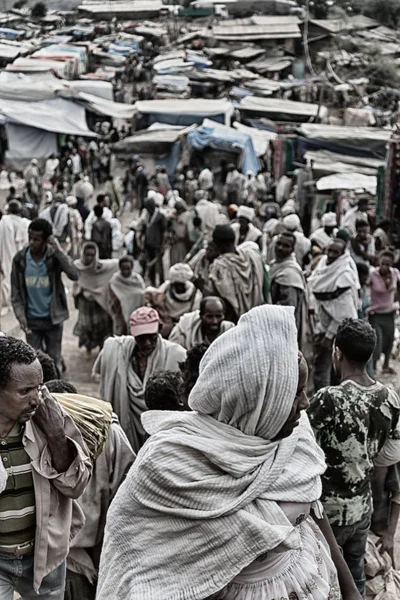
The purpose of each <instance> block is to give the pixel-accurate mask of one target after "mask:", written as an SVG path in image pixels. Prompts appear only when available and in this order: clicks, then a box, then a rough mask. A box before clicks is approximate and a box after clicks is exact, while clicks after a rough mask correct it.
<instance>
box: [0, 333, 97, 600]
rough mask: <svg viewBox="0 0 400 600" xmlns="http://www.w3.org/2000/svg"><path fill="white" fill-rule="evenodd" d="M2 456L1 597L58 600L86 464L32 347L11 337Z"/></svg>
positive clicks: (0, 392) (2, 374) (2, 396)
mask: <svg viewBox="0 0 400 600" xmlns="http://www.w3.org/2000/svg"><path fill="white" fill-rule="evenodd" d="M0 460H1V462H2V464H3V466H4V467H5V469H6V471H7V476H8V477H7V485H6V487H5V489H4V490H3V491H2V492H1V493H0V598H1V600H13V595H14V591H17V592H18V593H19V594H20V596H21V598H22V600H28V599H31V598H37V597H38V598H40V599H41V600H43V599H46V600H47V599H50V598H51V600H62V599H63V598H64V588H65V559H66V557H67V555H68V551H69V540H70V538H72V537H73V536H74V535H75V534H76V533H77V531H78V530H79V529H80V527H82V525H83V519H82V515H81V511H79V509H78V507H77V505H76V504H75V500H74V499H76V498H78V497H79V496H81V494H82V493H83V491H84V489H85V487H86V484H87V482H88V480H89V477H90V473H91V463H90V460H89V457H88V454H87V449H86V446H85V444H84V442H83V440H82V437H81V435H80V433H79V431H78V429H77V428H76V426H75V424H74V423H73V421H72V420H71V418H70V417H68V416H67V415H66V414H65V413H64V412H63V411H62V409H61V407H60V405H59V404H58V403H57V401H56V400H55V399H54V398H53V397H52V396H51V395H50V394H49V392H48V391H47V389H46V387H44V386H43V373H42V368H41V366H40V363H39V361H38V359H37V356H36V353H35V351H34V350H33V348H31V347H30V346H29V345H28V344H26V343H25V342H22V341H21V340H16V339H14V338H12V337H0ZM73 503H74V504H75V506H73V505H72V504H73ZM73 513H74V518H72V514H73ZM72 522H73V525H72Z"/></svg>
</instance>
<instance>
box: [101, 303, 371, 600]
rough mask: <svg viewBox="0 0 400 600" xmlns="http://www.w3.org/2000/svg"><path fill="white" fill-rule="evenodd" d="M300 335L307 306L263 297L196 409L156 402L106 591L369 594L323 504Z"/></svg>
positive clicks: (114, 521)
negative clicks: (165, 407) (161, 407)
mask: <svg viewBox="0 0 400 600" xmlns="http://www.w3.org/2000/svg"><path fill="white" fill-rule="evenodd" d="M296 336H297V332H296V325H295V321H294V317H293V309H291V308H287V307H277V306H263V307H258V308H255V309H253V310H251V311H250V312H249V313H247V314H246V315H244V316H243V317H242V318H241V319H240V321H239V324H238V325H237V327H235V328H233V329H231V330H230V331H228V332H226V333H225V334H224V335H222V336H221V337H220V338H218V339H217V340H216V341H215V342H214V343H213V344H212V345H211V346H210V348H209V350H208V351H207V353H206V355H205V356H204V358H203V360H202V362H201V364H200V375H199V379H198V381H197V383H196V385H195V387H194V388H193V390H192V392H191V394H190V397H189V406H190V408H191V409H192V411H193V412H186V413H165V412H164V413H162V414H161V413H160V412H159V411H150V412H148V413H146V414H145V415H143V417H142V422H143V424H144V427H145V429H146V431H147V432H148V433H149V434H150V438H149V440H148V441H147V443H146V445H145V446H144V447H143V448H142V450H141V452H140V453H139V455H138V457H137V459H136V462H135V464H134V465H133V467H132V469H131V470H130V472H129V474H128V476H127V479H126V481H125V483H124V484H123V485H122V486H121V488H120V489H119V491H118V493H117V496H116V497H115V499H114V502H113V504H112V506H111V508H110V511H109V514H108V524H107V527H106V532H105V540H104V545H103V552H102V559H101V564H100V577H99V585H98V590H97V591H98V595H97V600H108V598H110V597H114V598H117V597H118V598H129V600H176V599H178V598H182V599H185V600H204V599H205V598H209V597H212V598H213V599H216V600H281V599H282V600H303V599H305V600H341V599H342V598H343V600H350V599H351V600H356V599H358V600H360V596H359V594H358V592H357V590H356V588H355V585H354V582H352V579H351V575H350V574H349V571H348V570H347V569H346V566H345V563H344V561H343V558H341V555H340V551H339V549H338V547H337V545H336V544H335V542H334V538H333V536H332V532H331V530H330V529H329V526H328V525H327V521H326V518H325V517H324V518H323V520H322V519H318V517H316V516H315V517H313V515H314V514H315V511H316V512H319V511H320V510H322V508H321V507H320V505H319V502H317V501H318V500H319V498H320V495H321V482H320V476H321V474H322V473H323V472H324V470H325V463H324V456H323V453H322V451H321V450H320V448H319V447H318V445H317V443H316V441H315V438H314V435H313V432H312V430H311V426H310V423H309V420H308V417H307V415H306V414H305V412H302V411H304V409H305V408H307V407H308V401H307V398H306V396H305V394H304V388H305V386H306V381H307V367H306V363H305V361H304V360H302V359H301V358H300V359H299V355H298V350H297V342H296ZM317 523H318V524H319V523H320V524H321V526H322V528H323V529H325V528H326V532H327V535H328V537H329V542H330V544H332V552H333V554H332V556H334V559H335V562H337V565H338V567H339V569H340V572H339V578H340V584H341V590H340V589H339V582H338V572H337V569H336V567H335V564H334V562H333V560H332V557H331V551H330V549H329V546H328V544H327V541H326V539H325V537H324V535H323V534H322V530H321V529H320V527H319V525H318V524H317Z"/></svg>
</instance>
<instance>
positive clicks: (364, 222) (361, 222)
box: [356, 219, 369, 229]
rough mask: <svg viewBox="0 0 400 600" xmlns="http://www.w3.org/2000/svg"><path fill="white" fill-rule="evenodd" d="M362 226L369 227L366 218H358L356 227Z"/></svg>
mask: <svg viewBox="0 0 400 600" xmlns="http://www.w3.org/2000/svg"><path fill="white" fill-rule="evenodd" d="M360 227H369V223H368V221H366V220H365V219H357V221H356V229H360Z"/></svg>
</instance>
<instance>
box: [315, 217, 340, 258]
mask: <svg viewBox="0 0 400 600" xmlns="http://www.w3.org/2000/svg"><path fill="white" fill-rule="evenodd" d="M321 225H322V226H321V227H319V228H318V229H316V230H315V231H314V232H313V233H312V234H311V235H310V240H311V242H312V245H313V246H318V248H320V250H322V252H323V251H324V250H326V249H327V248H328V246H329V245H330V243H331V242H332V240H333V238H335V237H336V234H337V231H338V229H337V218H336V214H335V213H334V212H327V213H325V214H324V215H323V216H322V219H321Z"/></svg>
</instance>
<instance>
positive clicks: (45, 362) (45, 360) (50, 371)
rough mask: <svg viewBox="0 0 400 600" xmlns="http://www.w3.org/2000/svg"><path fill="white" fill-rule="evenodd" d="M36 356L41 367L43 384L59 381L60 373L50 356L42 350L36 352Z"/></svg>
mask: <svg viewBox="0 0 400 600" xmlns="http://www.w3.org/2000/svg"><path fill="white" fill-rule="evenodd" d="M36 356H37V358H38V359H39V362H40V364H41V365H42V371H43V382H44V383H46V382H47V381H51V380H52V379H60V377H61V376H60V372H59V370H58V369H57V367H56V363H55V362H54V360H53V359H52V358H51V356H49V355H48V354H46V353H45V352H43V350H36Z"/></svg>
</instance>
